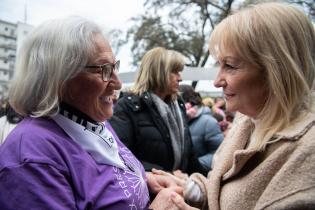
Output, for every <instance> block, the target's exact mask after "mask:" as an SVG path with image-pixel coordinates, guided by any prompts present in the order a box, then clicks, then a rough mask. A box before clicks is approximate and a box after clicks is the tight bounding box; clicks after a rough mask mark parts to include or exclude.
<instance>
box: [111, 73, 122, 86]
mask: <svg viewBox="0 0 315 210" xmlns="http://www.w3.org/2000/svg"><path fill="white" fill-rule="evenodd" d="M108 86H110V87H111V88H113V89H115V90H120V89H121V81H120V79H119V77H118V74H117V72H113V74H112V77H111V78H110V80H109V84H108Z"/></svg>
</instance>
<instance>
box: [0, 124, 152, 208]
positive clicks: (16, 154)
mask: <svg viewBox="0 0 315 210" xmlns="http://www.w3.org/2000/svg"><path fill="white" fill-rule="evenodd" d="M107 127H108V129H110V130H111V131H112V133H113V135H114V137H115V139H116V141H117V144H118V147H119V154H120V156H121V157H122V158H123V159H124V162H125V163H126V165H128V167H126V169H125V170H123V169H120V168H117V167H114V166H111V165H104V164H103V165H100V164H97V163H96V162H95V161H94V159H93V158H92V157H91V156H90V155H89V154H88V153H87V152H86V151H85V150H83V148H82V147H81V146H80V145H78V144H77V143H76V142H74V141H73V140H72V139H71V138H70V137H69V136H68V135H67V134H66V133H65V132H64V131H63V130H62V129H61V128H60V127H59V126H58V125H57V124H56V123H55V122H54V121H53V120H51V119H48V118H36V119H35V118H25V119H24V120H23V121H22V122H21V123H20V124H19V125H18V126H17V127H16V128H15V129H14V130H13V131H12V132H11V133H10V135H9V136H8V137H7V139H6V141H5V142H4V144H3V145H2V146H1V147H0V207H1V209H2V210H4V209H19V210H23V209H32V210H35V209H44V210H49V209H52V210H59V209H60V210H62V209H82V210H83V209H108V210H111V209H113V210H114V209H115V210H117V209H126V210H127V209H130V210H133V209H147V208H148V205H149V193H148V188H147V185H146V184H147V183H146V178H145V173H144V170H143V167H142V165H141V163H140V162H139V161H138V160H137V159H136V158H135V156H134V155H133V154H132V153H131V152H130V151H129V149H128V148H127V147H125V146H124V145H123V144H122V143H121V142H120V140H119V139H118V137H117V136H116V134H115V133H114V131H113V130H112V128H111V127H109V126H108V125H107Z"/></svg>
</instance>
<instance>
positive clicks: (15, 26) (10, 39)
mask: <svg viewBox="0 0 315 210" xmlns="http://www.w3.org/2000/svg"><path fill="white" fill-rule="evenodd" d="M32 29H33V26H31V25H28V24H25V23H22V22H18V23H10V22H7V21H3V20H0V103H1V101H2V100H3V98H4V97H6V96H7V93H8V85H9V81H10V80H11V79H12V77H13V74H14V66H15V58H16V54H17V51H18V49H19V47H20V46H21V43H22V41H23V40H24V39H25V37H26V36H27V34H29V33H30V31H31V30H32Z"/></svg>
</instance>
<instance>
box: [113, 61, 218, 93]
mask: <svg viewBox="0 0 315 210" xmlns="http://www.w3.org/2000/svg"><path fill="white" fill-rule="evenodd" d="M137 73H138V72H137V71H134V72H123V73H119V78H120V80H121V81H122V83H123V89H124V88H128V87H130V86H132V85H133V83H134V81H135V79H136V76H137ZM217 73H218V68H215V67H212V68H201V67H186V66H185V68H184V70H183V72H182V73H181V76H182V79H183V81H182V82H181V83H180V84H190V85H191V84H192V81H198V84H197V86H196V88H195V90H196V91H198V92H200V93H201V94H202V95H209V94H210V95H215V96H219V95H222V89H221V88H215V87H214V85H213V80H214V79H215V77H216V75H217Z"/></svg>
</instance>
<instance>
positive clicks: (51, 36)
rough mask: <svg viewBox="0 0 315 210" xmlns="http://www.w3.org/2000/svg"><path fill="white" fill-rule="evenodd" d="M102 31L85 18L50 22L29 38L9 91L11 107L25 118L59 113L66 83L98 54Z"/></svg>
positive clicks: (18, 61) (25, 42) (36, 29)
mask: <svg viewBox="0 0 315 210" xmlns="http://www.w3.org/2000/svg"><path fill="white" fill-rule="evenodd" d="M101 33H102V32H101V29H100V28H99V27H98V26H97V25H96V24H94V23H93V22H90V21H88V20H86V19H83V18H80V17H69V18H65V19H56V20H52V21H48V22H45V23H43V24H42V25H40V26H38V27H37V28H35V29H34V30H33V32H32V33H31V34H30V35H29V36H28V37H27V38H26V40H25V41H24V42H23V45H22V46H21V49H20V50H19V54H18V56H17V61H16V70H15V75H14V78H13V80H12V83H11V86H10V89H9V99H10V104H11V106H12V107H13V108H14V110H15V111H16V112H18V113H19V114H21V115H23V116H27V115H31V116H33V117H41V116H49V115H53V114H55V113H56V112H57V111H58V108H59V102H60V100H61V97H62V93H61V91H62V88H63V86H64V83H65V81H66V80H68V79H70V78H72V77H74V76H76V75H77V74H78V73H79V72H81V71H83V70H84V68H83V67H84V66H85V65H86V64H87V62H88V60H89V59H90V58H92V55H93V54H95V52H96V50H97V49H96V47H95V46H96V44H95V36H96V35H97V34H101Z"/></svg>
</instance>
